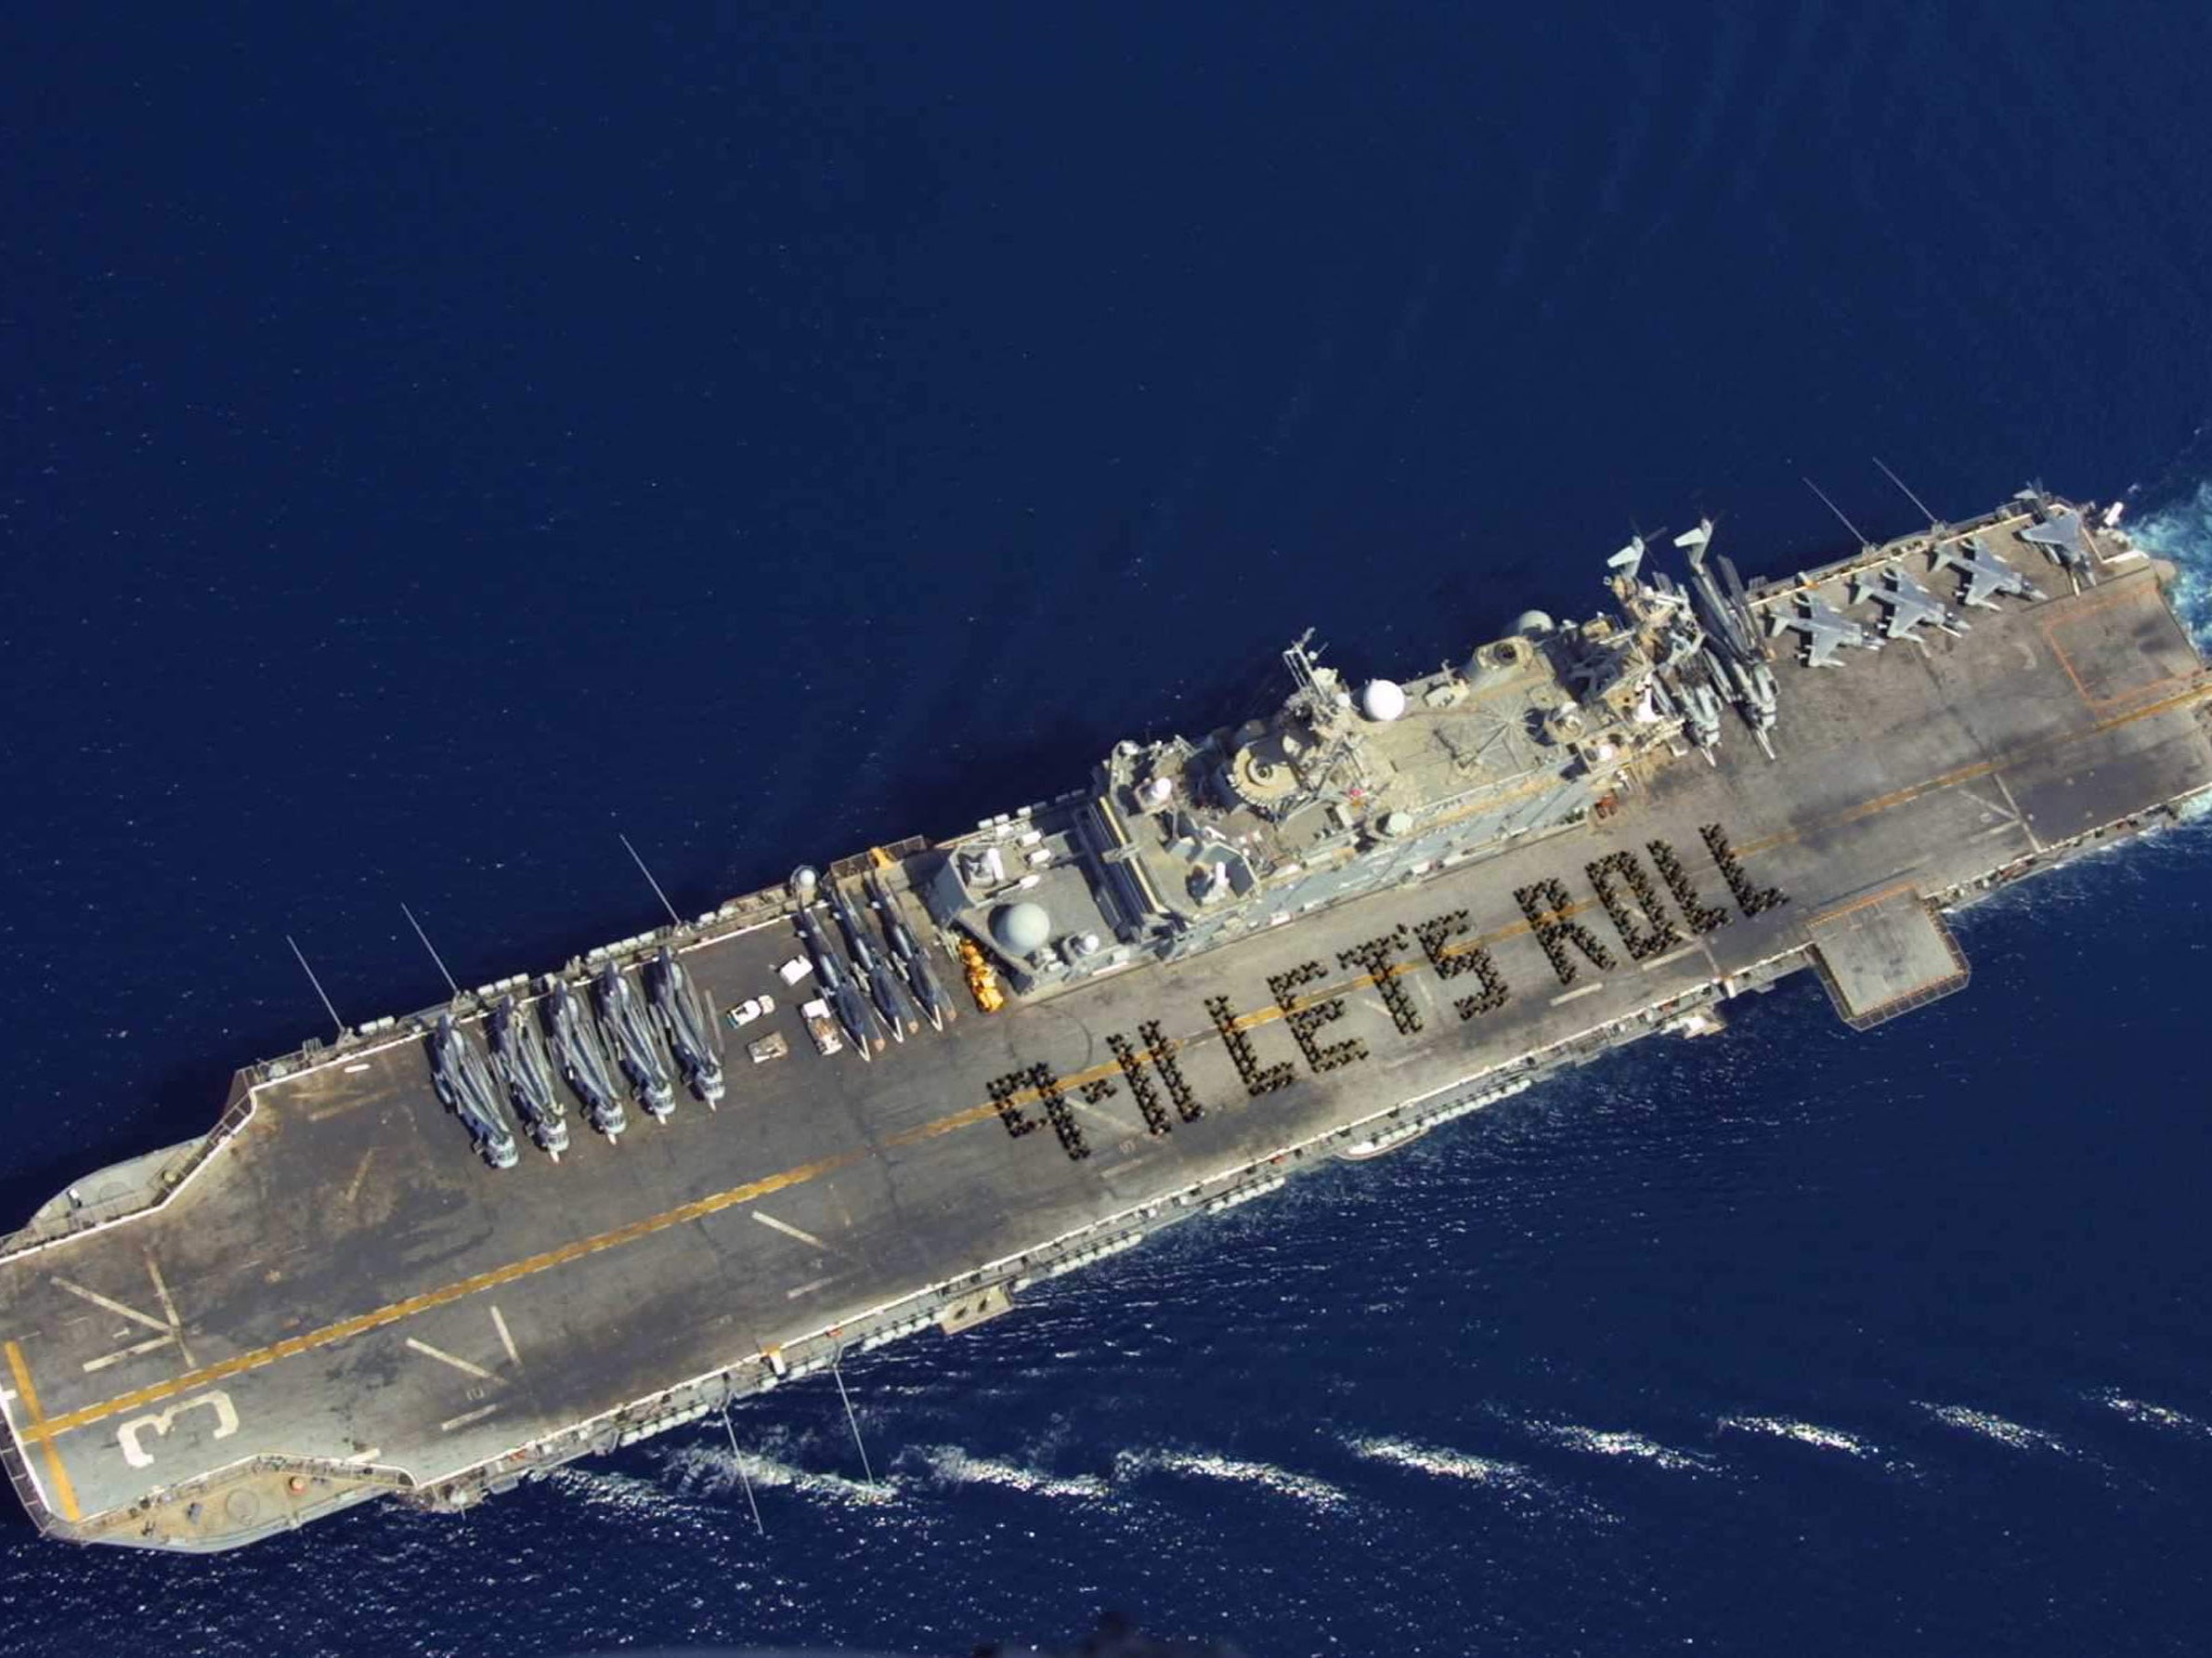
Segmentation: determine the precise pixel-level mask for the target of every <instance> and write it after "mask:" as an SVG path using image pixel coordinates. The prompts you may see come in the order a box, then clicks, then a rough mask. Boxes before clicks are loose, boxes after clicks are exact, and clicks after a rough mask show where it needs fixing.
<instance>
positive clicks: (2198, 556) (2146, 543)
mask: <svg viewBox="0 0 2212 1658" xmlns="http://www.w3.org/2000/svg"><path fill="white" fill-rule="evenodd" d="M2126 528H2127V533H2128V535H2129V536H2131V537H2132V538H2133V539H2134V541H2135V544H2136V545H2137V546H2139V547H2140V548H2142V550H2143V551H2144V552H2146V553H2153V554H2156V555H2158V556H2159V557H2161V558H2165V559H2169V560H2171V561H2172V562H2173V564H2174V565H2175V566H2176V567H2177V568H2179V570H2180V572H2181V573H2180V576H2179V579H2178V580H2177V581H2175V583H2174V608H2175V609H2176V610H2178V611H2179V613H2180V615H2181V620H2183V621H2185V622H2187V623H2188V624H2189V631H2190V632H2191V633H2192V634H2194V635H2195V636H2196V641H2197V644H2198V645H2200V646H2205V647H2206V648H2208V649H2212V483H2200V484H2199V485H2197V487H2196V489H2195V490H2194V491H2193V492H2192V494H2190V495H2188V496H2186V497H2184V498H2183V499H2181V500H2179V501H2174V502H2169V503H2166V505H2165V506H2162V507H2159V508H2158V509H2157V510H2156V511H2154V512H2151V513H2146V514H2145V515H2144V516H2142V517H2140V518H2137V519H2132V520H2130V521H2129V522H2128V524H2127V527H2126Z"/></svg>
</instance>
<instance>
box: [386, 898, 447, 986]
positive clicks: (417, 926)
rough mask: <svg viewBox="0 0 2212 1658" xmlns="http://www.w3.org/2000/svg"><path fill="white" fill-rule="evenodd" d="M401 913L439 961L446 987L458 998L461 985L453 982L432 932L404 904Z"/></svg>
mask: <svg viewBox="0 0 2212 1658" xmlns="http://www.w3.org/2000/svg"><path fill="white" fill-rule="evenodd" d="M399 913H400V914H401V915H403V916H405V917H406V918H407V924H408V925H409V926H410V927H412V928H413V929H414V930H415V936H416V937H417V938H419V939H421V940H422V941H423V948H424V949H426V950H428V951H429V952H430V959H431V960H433V961H435V962H436V963H437V970H438V972H439V973H444V974H445V980H446V988H447V989H449V990H450V991H451V992H453V996H454V999H456V1000H458V999H460V996H461V986H459V985H456V984H455V983H454V982H453V975H452V974H451V973H446V959H445V958H444V957H443V956H441V955H439V954H438V953H437V946H436V945H434V944H432V943H431V942H430V934H429V933H425V932H423V923H422V922H421V921H418V920H415V912H414V911H413V910H411V909H410V908H408V907H407V906H406V905H404V904H402V905H401V906H400V907H399Z"/></svg>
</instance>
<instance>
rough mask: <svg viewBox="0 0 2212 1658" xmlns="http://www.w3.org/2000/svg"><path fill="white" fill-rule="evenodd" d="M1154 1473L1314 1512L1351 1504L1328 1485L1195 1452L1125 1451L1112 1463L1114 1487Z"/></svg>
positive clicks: (1269, 1467) (1259, 1464)
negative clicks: (1216, 1483)
mask: <svg viewBox="0 0 2212 1658" xmlns="http://www.w3.org/2000/svg"><path fill="white" fill-rule="evenodd" d="M1154 1472H1157V1473H1164V1474H1181V1475H1184V1476H1185V1477H1187V1478H1192V1479H1200V1480H1222V1481H1227V1482H1230V1483H1232V1484H1237V1485H1250V1486H1254V1487H1256V1488H1257V1489H1259V1490H1262V1491H1270V1492H1273V1493H1275V1494H1276V1495H1279V1496H1287V1497H1291V1498H1293V1499H1295V1501H1297V1502H1301V1503H1307V1504H1309V1505H1311V1506H1312V1507H1314V1508H1324V1509H1326V1508H1347V1507H1348V1506H1349V1505H1350V1503H1351V1498H1350V1497H1348V1496H1347V1495H1345V1493H1344V1492H1342V1491H1340V1490H1339V1489H1337V1487H1335V1486H1334V1485H1332V1484H1330V1483H1329V1482H1328V1481H1326V1480H1317V1479H1315V1478H1314V1477H1313V1476H1312V1475H1310V1474H1296V1473H1293V1472H1291V1471H1290V1469H1281V1468H1277V1467H1276V1466H1275V1465H1274V1464H1273V1463H1269V1462H1240V1461H1238V1460H1236V1459H1235V1458H1234V1457H1229V1456H1213V1455H1211V1454H1209V1453H1205V1452H1197V1451H1124V1452H1122V1453H1121V1454H1120V1455H1118V1456H1115V1457H1114V1459H1113V1477H1114V1481H1115V1482H1116V1483H1119V1482H1123V1481H1126V1480H1132V1479H1136V1478H1138V1477H1139V1476H1140V1475H1143V1474H1146V1473H1154Z"/></svg>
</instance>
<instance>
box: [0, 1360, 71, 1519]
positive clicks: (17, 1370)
mask: <svg viewBox="0 0 2212 1658" xmlns="http://www.w3.org/2000/svg"><path fill="white" fill-rule="evenodd" d="M7 1368H8V1370H9V1371H10V1372H11V1373H12V1374H13V1375H14V1377H15V1378H16V1396H17V1397H18V1398H20V1400H22V1402H23V1414H24V1415H25V1416H28V1417H29V1418H30V1421H29V1423H28V1426H29V1428H30V1430H31V1432H30V1437H31V1438H33V1439H35V1440H36V1441H37V1442H38V1448H39V1449H40V1450H41V1451H43V1452H45V1453H46V1473H47V1475H48V1476H49V1477H50V1478H51V1479H52V1480H53V1482H54V1500H55V1501H56V1502H57V1503H59V1504H60V1505H61V1518H62V1519H64V1520H74V1519H76V1518H77V1489H76V1487H75V1486H73V1485H72V1484H71V1483H70V1482H69V1469H65V1468H63V1467H62V1466H61V1453H60V1452H59V1451H57V1450H55V1449H54V1441H53V1437H52V1432H51V1429H50V1426H49V1424H48V1423H47V1421H46V1413H45V1412H44V1411H42V1410H40V1409H39V1408H38V1390H37V1389H36V1388H34V1387H33V1386H32V1385H31V1366H30V1365H28V1364H24V1363H23V1350H22V1349H21V1348H20V1347H18V1346H17V1345H16V1344H15V1343H14V1342H12V1341H10V1342H9V1343H8V1344H7Z"/></svg>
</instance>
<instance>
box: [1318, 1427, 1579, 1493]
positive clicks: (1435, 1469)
mask: <svg viewBox="0 0 2212 1658" xmlns="http://www.w3.org/2000/svg"><path fill="white" fill-rule="evenodd" d="M1347 1449H1348V1450H1350V1451H1351V1452H1352V1453H1353V1454H1354V1455H1356V1456H1365V1457H1367V1458H1369V1459H1370V1460H1371V1461H1374V1462H1387V1463H1390V1464H1392V1465H1394V1466H1396V1467H1398V1468H1410V1469H1415V1470H1416V1471H1417V1472H1420V1473H1424V1474H1436V1475H1438V1476H1439V1477H1440V1478H1443V1479H1447V1480H1466V1481H1471V1482H1473V1483H1475V1484H1477V1485H1490V1486H1494V1487H1497V1488H1498V1489H1500V1490H1504V1491H1533V1490H1540V1489H1542V1485H1543V1482H1542V1481H1541V1480H1539V1479H1538V1478H1537V1477H1536V1476H1535V1475H1534V1474H1532V1473H1530V1472H1529V1470H1528V1469H1525V1468H1523V1467H1521V1466H1520V1465H1519V1464H1518V1463H1514V1462H1499V1461H1497V1460H1495V1459H1494V1458H1492V1457H1489V1456H1475V1455H1474V1454H1473V1453H1472V1452H1468V1451H1452V1450H1447V1449H1444V1448H1442V1447H1440V1446H1436V1445H1420V1444H1415V1443H1413V1442H1412V1441H1411V1440H1402V1439H1356V1440H1351V1441H1348V1442H1347Z"/></svg>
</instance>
